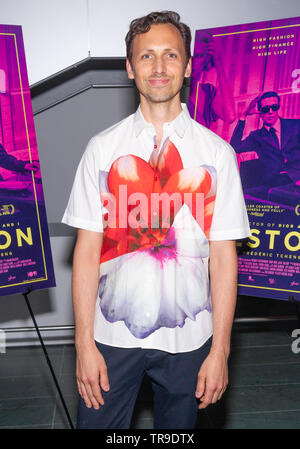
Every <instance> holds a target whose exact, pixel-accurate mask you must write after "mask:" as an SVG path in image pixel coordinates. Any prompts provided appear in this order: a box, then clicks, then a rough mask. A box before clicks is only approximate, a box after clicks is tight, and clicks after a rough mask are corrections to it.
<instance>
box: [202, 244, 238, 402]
mask: <svg viewBox="0 0 300 449" xmlns="http://www.w3.org/2000/svg"><path fill="white" fill-rule="evenodd" d="M210 288H211V298H212V314H213V340H212V346H211V349H210V352H209V354H208V356H207V358H206V359H205V361H204V362H203V364H202V366H201V368H200V370H199V373H198V383H197V387H196V397H197V398H199V399H200V401H201V404H200V405H199V408H200V409H202V408H205V407H207V405H209V404H212V403H215V402H216V401H217V400H218V399H220V398H221V396H222V394H223V393H224V391H225V390H226V386H227V384H228V357H229V353H230V337H231V329H232V322H233V318H234V311H235V305H236V294H237V253H236V244H235V240H224V241H211V242H210Z"/></svg>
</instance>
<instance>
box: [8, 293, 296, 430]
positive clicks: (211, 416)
mask: <svg viewBox="0 0 300 449" xmlns="http://www.w3.org/2000/svg"><path fill="white" fill-rule="evenodd" d="M255 315H256V316H258V317H266V316H268V317H274V316H275V317H276V316H285V317H286V318H288V319H287V320H281V321H276V322H273V321H272V322H267V323H266V322H251V323H238V322H237V323H235V324H234V326H233V333H232V350H231V356H230V361H229V376H230V385H229V386H228V389H227V392H226V393H225V395H224V397H223V399H222V400H221V401H219V402H218V403H217V404H216V405H212V406H209V407H208V408H207V409H206V410H204V411H201V412H199V420H198V427H199V428H207V429H209V428H225V429H241V428H243V429H258V428H260V429H261V428H264V429H300V353H298V354H296V353H294V352H293V351H292V342H293V341H294V339H293V338H292V337H291V334H292V331H293V330H294V329H297V327H299V325H298V324H297V320H296V315H295V308H294V305H293V304H289V303H286V302H283V301H274V300H273V301H271V300H265V299H255V298H245V297H243V298H239V301H238V306H237V311H236V318H243V317H247V316H248V317H249V316H255ZM299 336H300V334H299ZM298 348H299V349H300V344H298ZM47 350H48V354H49V357H50V359H51V362H52V364H53V368H54V371H55V373H56V376H57V378H58V380H59V384H60V387H61V389H62V392H63V394H64V398H65V400H66V403H67V405H68V408H69V411H70V414H71V417H72V419H73V421H74V423H75V421H76V407H77V392H76V383H75V378H74V372H75V350H74V346H73V345H59V346H48V347H47ZM132 427H133V428H136V429H137V428H140V429H151V428H153V419H152V392H151V386H150V385H149V381H148V380H147V379H145V381H144V383H143V386H142V389H141V391H140V394H139V397H138V400H137V403H136V408H135V413H134V416H133V422H132ZM0 428H18V429H21V428H29V429H39V428H41V429H67V428H68V422H67V419H66V417H65V414H64V411H63V408H62V406H61V402H60V398H59V397H58V394H57V392H56V389H55V385H54V383H53V379H52V377H51V375H50V372H49V368H48V365H47V363H46V361H45V359H44V355H43V352H42V349H41V348H40V347H37V346H32V347H26V348H21V347H19V348H8V349H7V352H6V353H5V354H0Z"/></svg>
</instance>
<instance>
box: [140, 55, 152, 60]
mask: <svg viewBox="0 0 300 449" xmlns="http://www.w3.org/2000/svg"><path fill="white" fill-rule="evenodd" d="M150 58H151V55H143V56H142V59H150Z"/></svg>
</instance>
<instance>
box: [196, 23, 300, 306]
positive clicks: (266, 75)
mask: <svg viewBox="0 0 300 449" xmlns="http://www.w3.org/2000/svg"><path fill="white" fill-rule="evenodd" d="M189 111H190V114H191V116H192V118H194V119H195V120H197V121H198V122H199V123H201V124H203V125H204V126H206V127H208V128H210V129H211V130H212V131H214V132H216V133H217V134H218V135H220V136H221V137H222V138H223V139H225V140H226V141H228V142H230V144H231V145H232V147H233V148H234V150H235V152H236V157H237V163H238V166H239V169H240V175H241V180H242V184H243V189H244V195H245V201H246V205H247V210H248V216H249V222H250V227H251V237H250V238H249V240H248V242H246V243H244V242H243V243H242V242H239V243H238V247H239V250H240V255H239V293H240V294H245V295H250V296H261V297H269V298H277V299H285V300H300V17H295V18H289V19H281V20H272V21H266V22H258V23H248V24H244V25H234V26H227V27H221V28H211V29H205V30H197V31H196V35H195V47H194V57H193V69H192V78H191V90H190V98H189Z"/></svg>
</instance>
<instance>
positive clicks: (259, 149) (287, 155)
mask: <svg viewBox="0 0 300 449" xmlns="http://www.w3.org/2000/svg"><path fill="white" fill-rule="evenodd" d="M279 110H280V97H279V96H278V95H277V93H276V92H271V91H270V92H265V93H263V94H262V95H261V96H259V97H256V98H255V99H254V100H253V101H252V102H251V103H250V105H249V107H248V108H247V109H246V111H245V112H244V113H243V114H242V115H241V117H240V120H239V121H238V123H237V126H236V128H235V130H234V132H233V135H232V138H231V141H230V143H231V145H232V146H233V148H234V149H235V151H236V152H237V153H243V152H246V151H255V152H256V153H257V155H258V158H259V170H260V172H261V176H260V178H261V182H262V184H264V185H267V186H273V187H274V186H279V185H284V184H291V183H295V184H299V185H300V120H297V119H284V118H281V117H279ZM253 114H259V115H260V117H261V119H262V122H263V126H262V128H260V129H257V130H256V131H252V132H251V133H250V134H249V136H248V137H246V138H245V139H244V140H242V137H243V131H244V129H245V124H246V120H247V117H249V116H251V115H253Z"/></svg>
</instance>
